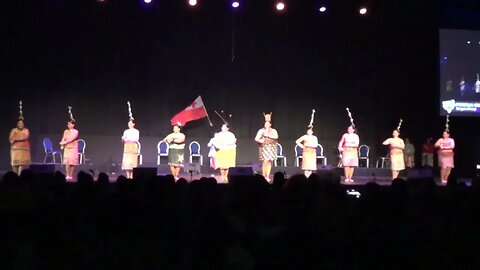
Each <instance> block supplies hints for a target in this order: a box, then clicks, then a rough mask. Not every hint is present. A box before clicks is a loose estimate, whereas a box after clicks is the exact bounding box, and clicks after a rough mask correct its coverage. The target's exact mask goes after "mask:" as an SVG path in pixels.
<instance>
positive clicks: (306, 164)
mask: <svg viewBox="0 0 480 270" xmlns="http://www.w3.org/2000/svg"><path fill="white" fill-rule="evenodd" d="M302 170H307V171H316V170H317V149H315V148H312V147H305V148H303V155H302Z"/></svg>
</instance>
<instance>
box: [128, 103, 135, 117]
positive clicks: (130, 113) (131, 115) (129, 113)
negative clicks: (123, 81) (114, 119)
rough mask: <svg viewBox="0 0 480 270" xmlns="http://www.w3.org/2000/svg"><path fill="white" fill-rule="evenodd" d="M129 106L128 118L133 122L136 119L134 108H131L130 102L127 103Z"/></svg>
mask: <svg viewBox="0 0 480 270" xmlns="http://www.w3.org/2000/svg"><path fill="white" fill-rule="evenodd" d="M127 105H128V118H129V121H133V120H135V118H133V113H132V107H131V106H130V101H127Z"/></svg>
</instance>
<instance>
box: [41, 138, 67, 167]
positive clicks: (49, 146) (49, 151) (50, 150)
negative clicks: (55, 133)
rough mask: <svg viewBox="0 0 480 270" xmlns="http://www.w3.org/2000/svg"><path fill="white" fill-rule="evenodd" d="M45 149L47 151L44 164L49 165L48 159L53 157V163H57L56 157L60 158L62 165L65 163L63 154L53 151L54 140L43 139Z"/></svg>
mask: <svg viewBox="0 0 480 270" xmlns="http://www.w3.org/2000/svg"><path fill="white" fill-rule="evenodd" d="M43 149H44V150H45V158H44V159H43V163H47V159H48V157H49V156H51V157H52V158H51V160H52V161H53V163H57V160H56V159H55V157H56V155H58V156H59V157H60V163H62V162H63V161H62V153H61V152H60V150H53V145H52V140H50V138H44V139H43ZM50 163H52V162H50Z"/></svg>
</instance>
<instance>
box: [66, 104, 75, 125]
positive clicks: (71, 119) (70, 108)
mask: <svg viewBox="0 0 480 270" xmlns="http://www.w3.org/2000/svg"><path fill="white" fill-rule="evenodd" d="M67 108H68V114H69V116H70V121H73V122H75V118H73V114H72V106H68V107H67Z"/></svg>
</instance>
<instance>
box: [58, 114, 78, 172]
mask: <svg viewBox="0 0 480 270" xmlns="http://www.w3.org/2000/svg"><path fill="white" fill-rule="evenodd" d="M68 114H69V116H70V119H69V120H68V121H67V129H66V130H65V131H64V132H63V137H62V140H61V141H60V148H61V149H64V150H63V164H65V171H66V173H67V177H66V179H67V180H72V179H73V171H74V170H75V166H77V165H78V134H79V133H78V130H76V129H75V119H74V118H73V114H72V107H70V106H68Z"/></svg>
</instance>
